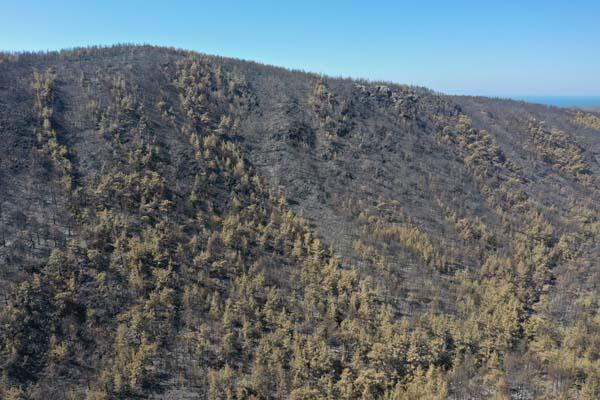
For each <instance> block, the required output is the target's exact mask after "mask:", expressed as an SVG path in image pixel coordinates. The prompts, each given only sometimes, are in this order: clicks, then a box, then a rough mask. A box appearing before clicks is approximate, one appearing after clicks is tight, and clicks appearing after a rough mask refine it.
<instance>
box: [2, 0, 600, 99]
mask: <svg viewBox="0 0 600 400" xmlns="http://www.w3.org/2000/svg"><path fill="white" fill-rule="evenodd" d="M123 42H128V43H131V42H133V43H151V44H156V45H167V46H175V47H181V48H186V49H192V50H197V51H201V52H205V53H210V54H219V55H224V56H231V57H237V58H243V59H251V60H256V61H260V62H263V63H268V64H275V65H280V66H285V67H290V68H296V69H304V70H309V71H315V72H321V73H325V74H329V75H334V76H351V77H362V78H368V79H381V80H388V81H394V82H399V83H409V84H416V85H422V86H427V87H430V88H432V89H435V90H438V91H442V92H447V93H458V94H483V95H540V96H541V95H573V96H574V95H577V96H582V95H589V96H598V95H600V1H599V0H595V1H593V0H588V1H583V0H571V1H553V0H546V1H538V0H521V1H513V0H505V1H492V0H487V1H486V0H480V1H460V0H453V1H427V0H421V1H370V2H369V1H352V0H347V1H329V2H326V1H312V0H304V1H296V2H292V1H285V0H280V1H258V0H257V1H244V2H242V1H226V0H221V1H206V2H205V1H198V0H197V1H175V0H172V1H168V0H163V1H152V0H147V1H138V0H119V1H115V0H103V1H83V0H79V1H60V0H55V1H37V0H29V1H24V0H20V1H13V0H0V49H2V50H11V51H14V50H46V49H51V50H54V49H60V48H65V47H74V46H84V45H93V44H102V45H107V44H112V43H123Z"/></svg>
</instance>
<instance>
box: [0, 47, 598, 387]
mask: <svg viewBox="0 0 600 400" xmlns="http://www.w3.org/2000/svg"><path fill="white" fill-rule="evenodd" d="M0 135H1V140H0V154H2V155H3V156H2V157H0V167H1V168H0V292H1V293H2V295H1V296H0V301H1V302H2V308H1V311H0V370H1V371H2V377H1V381H0V394H1V397H2V398H14V399H41V398H44V399H62V398H73V399H79V398H85V399H107V398H157V399H158V398H165V399H167V398H173V399H175V398H189V399H193V398H211V399H217V398H219V399H220V398H257V399H262V398H293V399H317V398H342V399H354V398H373V399H375V398H388V399H433V398H439V399H442V398H453V399H462V398H495V399H502V398H511V397H513V398H521V399H523V398H531V399H535V398H581V399H596V398H598V396H599V395H600V385H599V384H598V382H600V350H599V349H600V314H599V313H598V309H599V308H598V306H599V305H598V299H599V298H600V296H599V295H600V293H599V291H600V286H599V285H598V282H599V281H600V212H599V211H600V210H599V209H600V204H599V202H598V199H599V198H600V181H599V179H600V178H599V176H600V175H599V173H600V114H598V113H594V112H584V111H580V110H575V109H563V108H556V107H547V106H543V105H536V104H529V103H525V102H520V101H511V100H500V99H491V98H484V97H468V96H446V95H443V94H438V93H435V92H433V91H430V90H427V89H425V88H419V87H414V86H408V85H398V84H392V83H385V82H368V81H355V80H351V79H338V78H332V77H326V76H320V75H317V74H311V73H305V72H300V71H289V70H285V69H283V68H277V67H272V66H267V65H261V64H258V63H253V62H247V61H240V60H235V59H228V58H222V57H215V56H208V55H204V54H198V53H194V52H188V51H183V50H175V49H168V48H159V47H152V46H114V47H110V48H81V49H73V50H65V51H61V52H51V53H46V54H27V53H23V54H2V55H0Z"/></svg>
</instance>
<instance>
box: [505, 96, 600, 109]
mask: <svg viewBox="0 0 600 400" xmlns="http://www.w3.org/2000/svg"><path fill="white" fill-rule="evenodd" d="M500 97H503V98H509V99H513V100H523V101H527V102H529V103H539V104H546V105H549V106H557V107H577V108H586V109H590V108H591V109H600V96H500Z"/></svg>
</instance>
